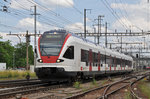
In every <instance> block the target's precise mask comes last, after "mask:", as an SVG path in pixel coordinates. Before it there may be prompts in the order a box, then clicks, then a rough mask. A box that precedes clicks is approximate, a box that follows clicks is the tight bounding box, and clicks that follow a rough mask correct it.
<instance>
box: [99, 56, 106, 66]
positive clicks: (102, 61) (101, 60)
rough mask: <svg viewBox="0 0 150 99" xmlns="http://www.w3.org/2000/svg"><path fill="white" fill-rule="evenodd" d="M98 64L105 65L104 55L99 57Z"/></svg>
mask: <svg viewBox="0 0 150 99" xmlns="http://www.w3.org/2000/svg"><path fill="white" fill-rule="evenodd" d="M100 63H101V64H105V55H103V54H101V55H100Z"/></svg>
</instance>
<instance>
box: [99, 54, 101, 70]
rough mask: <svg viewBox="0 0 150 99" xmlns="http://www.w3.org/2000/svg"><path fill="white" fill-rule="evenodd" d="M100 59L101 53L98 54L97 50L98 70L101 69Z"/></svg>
mask: <svg viewBox="0 0 150 99" xmlns="http://www.w3.org/2000/svg"><path fill="white" fill-rule="evenodd" d="M100 60H101V54H100V52H98V71H100V70H101V66H100V65H101V63H100Z"/></svg>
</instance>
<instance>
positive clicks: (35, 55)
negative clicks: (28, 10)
mask: <svg viewBox="0 0 150 99" xmlns="http://www.w3.org/2000/svg"><path fill="white" fill-rule="evenodd" d="M36 10H37V9H36V5H35V6H34V14H31V15H34V68H35V67H36V57H37V54H36V52H37V50H36V47H37V45H36V31H37V30H36V16H37V15H40V14H37V12H36Z"/></svg>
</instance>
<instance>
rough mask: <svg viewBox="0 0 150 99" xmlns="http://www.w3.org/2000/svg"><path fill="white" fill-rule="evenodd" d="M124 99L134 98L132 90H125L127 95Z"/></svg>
mask: <svg viewBox="0 0 150 99" xmlns="http://www.w3.org/2000/svg"><path fill="white" fill-rule="evenodd" d="M124 99H132V97H131V92H130V91H127V92H125V97H124Z"/></svg>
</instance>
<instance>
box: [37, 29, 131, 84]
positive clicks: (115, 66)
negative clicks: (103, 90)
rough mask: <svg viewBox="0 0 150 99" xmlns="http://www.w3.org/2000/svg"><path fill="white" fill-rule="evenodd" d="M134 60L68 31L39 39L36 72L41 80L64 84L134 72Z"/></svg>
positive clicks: (61, 31) (45, 33)
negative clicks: (67, 80) (71, 81)
mask: <svg viewBox="0 0 150 99" xmlns="http://www.w3.org/2000/svg"><path fill="white" fill-rule="evenodd" d="M132 62H133V59H132V57H130V56H127V55H124V54H121V53H119V52H115V51H112V50H110V49H107V48H103V47H101V46H99V45H97V44H94V43H93V42H90V41H88V40H86V39H84V38H80V37H78V36H77V35H75V34H72V33H69V32H66V31H65V30H52V31H47V32H44V34H43V35H41V37H39V39H38V47H37V63H36V68H35V72H36V74H37V76H38V77H39V79H49V80H52V81H53V80H61V79H72V78H76V77H77V78H78V77H80V78H84V77H90V76H93V75H94V76H98V75H106V74H113V73H126V72H131V71H133V65H132Z"/></svg>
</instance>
